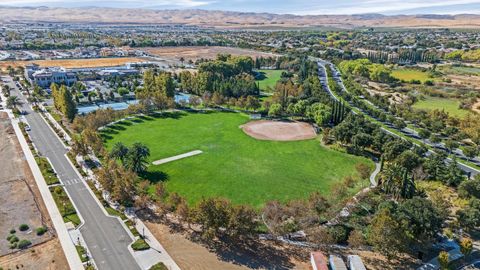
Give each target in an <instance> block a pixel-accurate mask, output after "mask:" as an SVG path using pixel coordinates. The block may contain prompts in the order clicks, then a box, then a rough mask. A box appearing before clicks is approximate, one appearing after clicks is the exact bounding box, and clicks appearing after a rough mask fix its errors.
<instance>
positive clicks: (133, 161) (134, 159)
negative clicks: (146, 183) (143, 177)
mask: <svg viewBox="0 0 480 270" xmlns="http://www.w3.org/2000/svg"><path fill="white" fill-rule="evenodd" d="M149 156H150V150H149V149H148V147H147V146H146V145H144V144H142V143H139V142H136V143H134V144H133V145H132V147H130V149H129V150H128V154H127V159H126V160H125V164H124V165H125V167H126V168H127V169H130V170H131V171H133V172H136V173H142V172H144V171H145V170H146V168H147V164H148V163H147V157H149Z"/></svg>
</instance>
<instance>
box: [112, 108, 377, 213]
mask: <svg viewBox="0 0 480 270" xmlns="http://www.w3.org/2000/svg"><path fill="white" fill-rule="evenodd" d="M142 118H143V119H136V120H132V121H129V122H123V123H121V124H117V125H116V126H114V127H113V129H109V130H107V131H104V133H103V136H104V138H105V139H106V145H107V148H111V147H112V145H113V144H114V143H116V142H123V143H125V144H126V145H131V144H132V143H134V142H137V141H138V142H142V143H145V144H146V145H147V146H148V147H149V148H150V151H151V157H150V162H152V161H155V160H159V159H162V158H167V157H171V156H175V155H179V154H182V153H186V152H190V151H193V150H197V149H198V150H202V151H203V153H202V154H200V155H197V156H193V157H188V158H185V159H181V160H177V161H173V162H170V163H166V164H162V165H158V166H154V165H151V166H150V167H149V169H148V171H149V172H148V174H147V176H146V177H148V178H149V179H150V180H151V181H152V182H156V181H159V180H160V179H164V178H166V179H164V181H165V183H166V186H167V189H168V190H169V191H176V192H178V193H179V194H180V195H182V196H184V197H185V198H186V199H187V200H188V201H189V202H190V203H195V202H197V201H199V200H200V199H201V198H202V197H214V196H221V197H225V198H228V199H230V200H231V201H232V202H233V203H237V204H251V205H253V206H255V207H260V206H262V205H263V204H264V203H265V202H267V201H270V200H279V201H283V202H285V201H288V200H292V199H299V198H306V197H308V196H309V195H310V193H312V192H314V191H319V192H321V193H322V194H324V195H328V194H329V191H330V189H331V188H332V186H333V185H335V184H337V183H339V182H341V181H342V180H343V177H345V176H347V175H353V174H356V171H355V165H356V164H357V163H360V162H363V163H366V164H369V165H370V166H372V167H373V163H372V162H371V161H369V160H367V159H365V158H361V157H355V156H351V155H348V154H344V153H341V152H338V151H334V150H330V149H327V148H324V147H322V146H321V145H320V142H319V141H318V140H317V139H313V140H307V141H296V142H274V141H260V140H256V139H253V138H251V137H249V136H248V135H246V134H244V133H243V131H242V130H241V129H240V128H239V126H240V125H242V124H244V123H246V122H248V121H249V118H248V117H247V116H246V115H242V114H238V113H219V112H211V113H183V112H182V113H175V114H169V117H167V116H161V117H156V118H153V117H142ZM358 189H359V187H357V188H356V189H355V190H353V189H352V190H350V192H351V193H354V192H356V191H358Z"/></svg>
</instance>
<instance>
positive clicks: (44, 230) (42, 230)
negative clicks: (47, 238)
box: [35, 226, 47, 235]
mask: <svg viewBox="0 0 480 270" xmlns="http://www.w3.org/2000/svg"><path fill="white" fill-rule="evenodd" d="M35 231H36V232H37V235H43V234H45V233H46V232H47V228H46V227H45V226H43V227H38V228H37V229H36V230H35Z"/></svg>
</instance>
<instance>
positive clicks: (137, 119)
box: [130, 118, 145, 124]
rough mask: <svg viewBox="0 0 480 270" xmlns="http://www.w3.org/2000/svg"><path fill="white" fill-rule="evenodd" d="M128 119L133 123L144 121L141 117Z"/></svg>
mask: <svg viewBox="0 0 480 270" xmlns="http://www.w3.org/2000/svg"><path fill="white" fill-rule="evenodd" d="M130 121H131V122H134V123H136V124H139V123H143V122H145V120H142V119H140V118H134V119H132V120H130Z"/></svg>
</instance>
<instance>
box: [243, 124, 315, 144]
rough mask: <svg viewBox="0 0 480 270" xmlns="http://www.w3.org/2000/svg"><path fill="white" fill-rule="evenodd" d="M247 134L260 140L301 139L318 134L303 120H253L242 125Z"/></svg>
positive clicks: (310, 137) (311, 137)
mask: <svg viewBox="0 0 480 270" xmlns="http://www.w3.org/2000/svg"><path fill="white" fill-rule="evenodd" d="M240 127H241V128H242V130H243V132H245V133H246V134H247V135H249V136H251V137H253V138H255V139H258V140H270V141H300V140H308V139H313V138H315V137H316V136H317V134H316V133H315V130H314V129H313V127H312V126H311V125H310V124H308V123H303V122H282V121H268V120H260V121H252V122H249V123H246V124H245V125H242V126H240Z"/></svg>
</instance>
